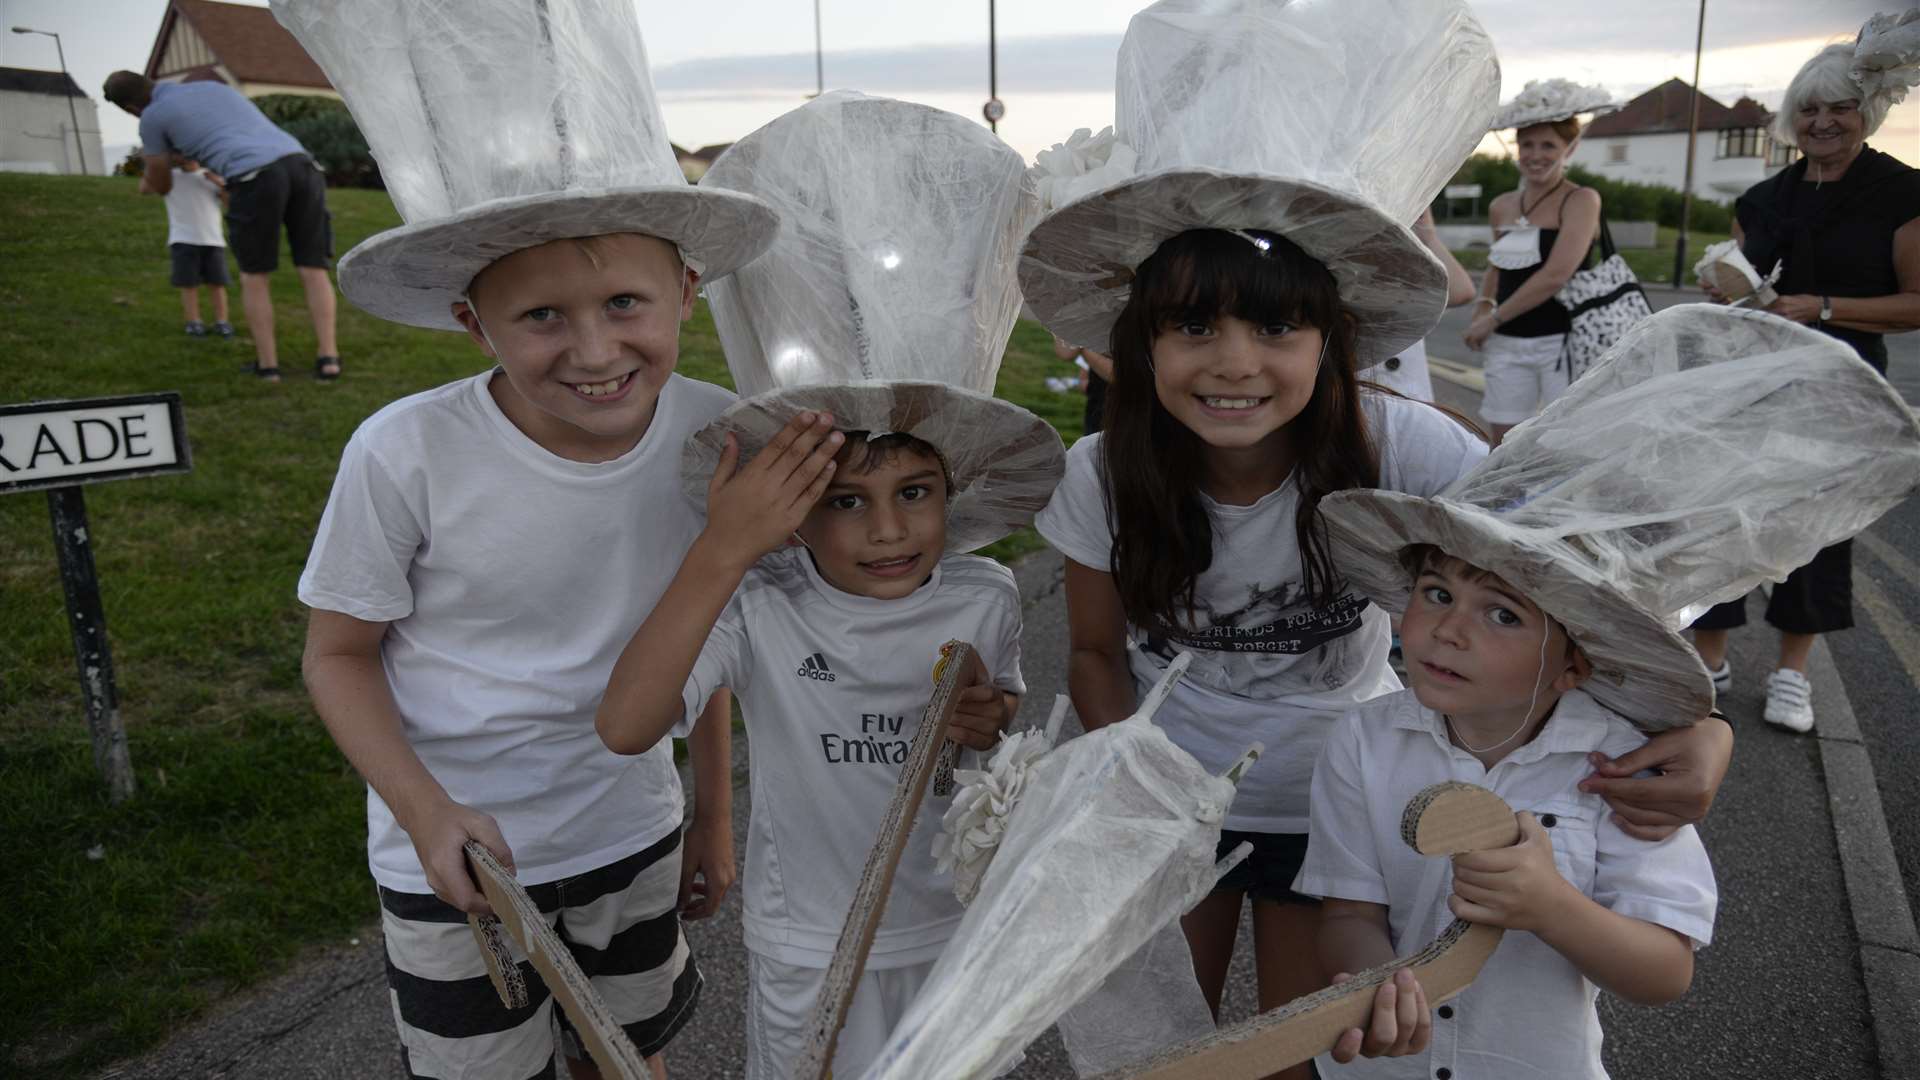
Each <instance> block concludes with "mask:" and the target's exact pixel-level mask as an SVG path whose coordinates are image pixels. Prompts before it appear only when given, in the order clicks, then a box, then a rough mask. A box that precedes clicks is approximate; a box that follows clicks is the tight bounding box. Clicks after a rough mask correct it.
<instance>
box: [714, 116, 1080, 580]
mask: <svg viewBox="0 0 1920 1080" xmlns="http://www.w3.org/2000/svg"><path fill="white" fill-rule="evenodd" d="M700 186H701V187H702V188H712V189H721V190H728V191H740V192H745V193H747V194H750V195H753V196H757V197H758V198H760V199H763V200H765V201H766V202H767V203H769V204H771V205H773V206H774V207H775V208H777V209H778V210H779V213H780V218H781V224H780V228H779V232H778V235H777V236H776V237H775V239H774V242H773V246H772V247H770V248H769V249H768V250H767V254H766V255H765V256H764V257H762V258H761V259H759V260H758V261H757V262H755V263H753V265H751V266H749V267H746V268H745V269H743V270H741V271H740V272H739V273H736V274H735V275H734V276H733V277H732V278H730V279H728V280H726V281H720V282H715V283H713V284H711V285H709V286H708V287H707V302H708V303H709V304H710V305H711V306H712V308H713V321H714V325H715V326H716V327H717V328H718V329H719V331H720V342H721V345H722V347H723V348H724V349H725V351H726V354H727V366H728V368H729V369H731V370H732V372H733V379H734V384H735V387H736V388H737V389H738V390H739V392H740V393H741V394H742V395H743V396H744V400H742V401H740V402H738V403H737V404H735V405H734V406H733V407H731V408H729V409H728V410H727V411H726V412H725V413H723V414H721V416H720V417H719V418H717V419H715V420H714V421H713V423H711V424H709V425H708V426H707V427H706V428H705V429H704V430H702V431H701V432H699V433H698V434H697V435H695V436H694V438H693V439H692V440H691V441H689V443H688V444H687V451H686V456H685V458H684V461H683V469H682V476H683V480H684V483H685V486H686V489H687V491H688V493H689V495H691V496H694V497H696V498H698V499H700V500H703V501H704V499H705V498H706V490H707V481H708V480H709V479H710V478H711V477H712V475H713V469H714V466H715V464H716V463H717V462H718V461H719V458H720V451H721V448H722V447H723V446H724V444H725V438H726V435H727V434H728V433H729V432H731V433H732V434H734V435H735V436H736V437H737V438H738V439H739V440H740V444H741V450H742V453H743V455H745V456H751V455H752V454H754V453H756V452H758V450H759V449H760V448H761V447H762V446H764V445H766V442H767V441H768V440H769V439H771V438H772V437H773V435H774V434H775V433H777V432H778V431H779V430H780V428H781V427H783V426H784V425H785V424H786V423H787V421H789V420H790V419H792V418H793V416H794V415H795V414H796V413H799V412H801V411H803V410H809V409H811V410H825V411H828V412H831V413H832V414H833V416H834V422H835V424H836V426H838V427H839V428H840V429H842V430H846V431H870V432H901V433H904V434H908V435H913V436H915V437H917V438H920V439H923V440H925V441H926V442H928V443H930V444H932V445H933V446H934V448H935V449H937V450H938V451H939V452H940V454H941V457H942V458H943V459H944V462H945V464H946V466H947V472H948V474H949V475H950V477H951V479H952V483H953V488H952V490H951V491H950V492H949V493H948V506H947V509H948V519H947V548H948V550H951V551H971V550H973V549H974V548H977V547H980V546H982V545H984V544H989V543H992V542H993V541H995V540H998V539H999V538H1001V537H1002V536H1005V535H1006V534H1007V533H1009V532H1011V531H1013V530H1014V529H1015V528H1017V527H1019V526H1020V525H1022V524H1025V523H1026V522H1028V521H1030V520H1032V517H1033V515H1034V513H1036V512H1037V511H1038V510H1039V509H1040V508H1041V507H1043V506H1045V505H1046V503H1047V499H1048V497H1049V496H1050V495H1051V494H1052V492H1053V488H1054V486H1055V485H1056V484H1057V483H1058V482H1059V479H1060V474H1061V470H1062V469H1063V467H1064V464H1065V451H1064V450H1063V448H1062V446H1061V443H1060V436H1059V433H1057V432H1056V431H1054V429H1053V427H1052V426H1051V425H1049V424H1048V423H1047V422H1046V421H1044V420H1041V419H1040V418H1039V417H1037V416H1035V415H1033V414H1032V413H1030V412H1028V411H1027V410H1025V409H1022V408H1020V407H1019V406H1017V405H1014V404H1012V403H1010V402H1006V401H1000V400H997V399H995V398H994V397H993V388H994V377H995V376H996V375H997V374H998V373H999V371H1000V360H1001V357H1002V355H1003V354H1004V353H1005V352H1006V347H1007V339H1008V337H1009V336H1011V335H1012V333H1013V324H1014V321H1015V320H1016V319H1018V318H1019V315H1020V293H1019V289H1018V287H1017V285H1016V283H1015V281H1014V274H1013V265H1014V255H1015V253H1016V252H1017V251H1018V247H1017V245H1018V242H1019V237H1020V235H1021V233H1022V232H1023V231H1024V230H1025V228H1026V226H1027V225H1029V224H1030V223H1031V222H1032V218H1033V214H1034V212H1035V206H1036V204H1035V202H1034V197H1033V187H1032V184H1031V183H1030V182H1029V181H1028V180H1027V178H1026V174H1025V169H1024V168H1023V167H1022V163H1021V160H1020V155H1018V154H1016V153H1015V152H1014V151H1013V150H1011V149H1009V148H1008V147H1007V145H1006V144H1005V143H1002V142H1001V141H1000V140H999V139H997V138H995V137H994V136H993V135H992V134H990V133H989V132H988V131H987V130H986V129H985V128H983V127H981V126H980V125H978V124H976V123H973V122H972V121H970V120H966V119H963V118H961V117H959V116H955V115H953V114H952V113H948V112H942V111H940V110H938V109H931V108H927V107H926V106H923V105H912V104H909V103H907V102H903V101H894V100H892V99H890V98H880V97H868V96H866V95H864V94H858V93H853V92H850V91H835V92H834V93H831V94H826V95H824V96H822V97H819V98H816V99H814V100H813V101H811V102H808V103H807V104H806V105H803V106H801V107H800V108H797V109H794V110H793V111H791V112H788V113H787V114H785V115H784V116H781V117H780V118H778V119H776V120H774V121H773V122H772V123H770V124H768V125H767V126H765V127H763V128H761V129H760V130H758V131H756V132H754V133H753V134H751V135H749V136H747V137H746V138H744V139H742V140H740V141H739V142H737V143H735V144H734V145H733V147H732V148H731V149H729V150H728V151H727V152H726V153H724V154H722V155H721V156H720V158H719V160H717V161H715V162H714V163H713V167H712V168H711V169H709V170H707V173H706V175H705V176H704V177H702V178H701V181H700Z"/></svg>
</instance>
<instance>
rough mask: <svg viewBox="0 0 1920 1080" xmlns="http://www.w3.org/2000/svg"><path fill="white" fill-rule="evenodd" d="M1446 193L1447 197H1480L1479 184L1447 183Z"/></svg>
mask: <svg viewBox="0 0 1920 1080" xmlns="http://www.w3.org/2000/svg"><path fill="white" fill-rule="evenodd" d="M1446 194H1447V198H1449V199H1477V198H1479V197H1480V185H1479V184H1448V185H1447V193H1446Z"/></svg>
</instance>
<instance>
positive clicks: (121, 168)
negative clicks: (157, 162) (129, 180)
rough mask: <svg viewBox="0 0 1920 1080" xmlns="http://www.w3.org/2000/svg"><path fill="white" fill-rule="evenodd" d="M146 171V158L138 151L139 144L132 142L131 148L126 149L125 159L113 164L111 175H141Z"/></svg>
mask: <svg viewBox="0 0 1920 1080" xmlns="http://www.w3.org/2000/svg"><path fill="white" fill-rule="evenodd" d="M146 171H147V159H146V158H145V157H143V156H142V155H141V153H140V144H139V143H134V144H133V148H132V149H130V150H128V151H127V160H125V161H123V162H121V163H120V164H118V165H116V166H114V168H113V175H115V176H142V175H145V173H146Z"/></svg>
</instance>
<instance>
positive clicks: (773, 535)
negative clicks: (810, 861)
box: [593, 412, 845, 754]
mask: <svg viewBox="0 0 1920 1080" xmlns="http://www.w3.org/2000/svg"><path fill="white" fill-rule="evenodd" d="M843 441H845V436H843V435H841V434H840V433H839V432H837V431H834V430H833V418H832V417H831V416H828V415H826V414H825V413H819V414H815V413H810V412H803V413H801V414H800V415H798V416H796V417H794V418H793V420H792V421H791V422H789V423H788V424H787V426H786V427H785V428H782V429H781V431H780V433H779V434H777V435H775V436H774V437H773V441H771V442H769V443H768V444H767V447H766V449H764V450H762V451H761V452H760V453H758V454H756V455H754V459H753V460H752V461H750V462H747V463H746V464H745V465H741V464H740V444H739V443H738V442H737V441H736V440H735V439H734V438H733V436H731V435H729V436H728V437H727V446H726V449H725V450H724V451H722V452H721V454H720V463H719V465H718V466H717V467H716V468H715V469H714V473H713V480H712V481H711V482H710V483H709V484H708V485H707V526H706V528H705V529H704V530H702V531H701V533H700V535H699V537H698V538H697V539H695V540H694V542H693V547H692V548H691V549H690V550H688V552H687V557H686V559H685V560H684V561H682V562H681V564H680V571H679V573H677V574H675V575H674V578H673V583H672V584H670V585H668V586H667V591H666V593H665V594H664V595H662V596H661V597H660V602H659V603H658V604H655V605H654V608H653V611H652V613H650V614H649V615H648V616H647V619H646V621H645V622H643V623H641V624H640V629H639V630H638V631H636V632H635V633H634V635H633V640H631V641H629V642H628V643H627V647H626V649H625V650H623V651H622V652H621V654H620V659H619V661H618V662H617V663H615V664H614V667H613V677H612V679H611V681H610V682H609V683H608V684H607V693H606V696H605V697H603V698H602V699H601V701H600V709H599V711H598V712H596V713H595V714H594V718H593V726H594V729H595V730H596V731H598V732H599V733H600V739H601V741H602V742H604V743H606V745H607V748H608V749H610V750H612V751H613V752H614V753H616V754H643V753H646V752H647V751H648V750H650V749H652V748H653V746H654V744H655V743H657V742H659V741H660V739H661V738H662V737H663V736H665V735H666V734H668V733H669V732H670V731H672V730H673V727H674V725H675V724H677V723H679V722H680V721H681V720H683V719H684V718H685V715H686V705H685V703H684V701H683V698H682V695H683V692H684V690H685V687H686V682H687V676H688V675H690V674H691V673H692V672H693V666H694V664H695V663H696V662H697V661H698V660H699V659H700V649H701V647H702V646H703V645H705V644H706V640H707V635H708V634H710V633H712V632H713V625H714V623H715V622H716V621H717V620H718V619H719V618H720V613H721V612H722V611H723V610H725V608H726V606H727V601H728V600H729V599H731V598H732V597H733V591H734V590H735V589H736V588H738V587H739V586H740V581H741V579H742V578H744V577H745V576H746V573H747V571H748V570H749V569H751V568H752V566H753V564H754V563H755V562H757V561H759V559H760V557H761V556H762V555H765V554H766V553H767V552H769V551H773V550H775V549H777V548H778V547H779V546H780V545H781V544H784V543H785V542H786V540H787V537H788V536H790V535H792V533H793V531H794V530H795V529H797V528H799V527H800V524H801V523H802V522H803V521H805V520H806V517H807V512H808V511H809V510H811V509H812V508H813V506H814V504H815V503H817V502H819V501H820V496H821V495H822V494H823V493H825V491H826V490H827V483H828V481H830V480H831V479H832V478H833V455H834V454H835V453H836V452H838V451H839V449H840V444H841V443H842V442H843Z"/></svg>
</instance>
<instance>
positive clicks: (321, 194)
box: [227, 154, 333, 274]
mask: <svg viewBox="0 0 1920 1080" xmlns="http://www.w3.org/2000/svg"><path fill="white" fill-rule="evenodd" d="M283 223H284V224H285V225H286V227H287V242H288V245H289V246H290V247H292V248H293V265H295V266H321V267H324V266H327V265H329V264H330V263H331V262H332V261H333V215H332V214H330V213H328V212H327V184H326V179H325V177H323V176H321V174H320V169H319V167H318V166H316V165H315V164H314V163H313V159H312V158H310V157H308V156H307V155H305V154H289V155H287V156H286V157H283V158H281V159H280V160H279V161H276V162H274V163H273V164H271V165H267V166H265V167H263V168H261V169H260V170H259V171H257V172H251V173H247V174H245V175H244V176H240V177H229V178H228V179H227V243H228V244H229V245H230V246H231V247H232V248H233V258H234V261H235V262H238V263H239V264H240V272H241V273H243V274H266V273H270V272H272V271H273V270H274V269H275V268H276V267H278V266H279V265H280V226H281V225H282V224H283Z"/></svg>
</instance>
